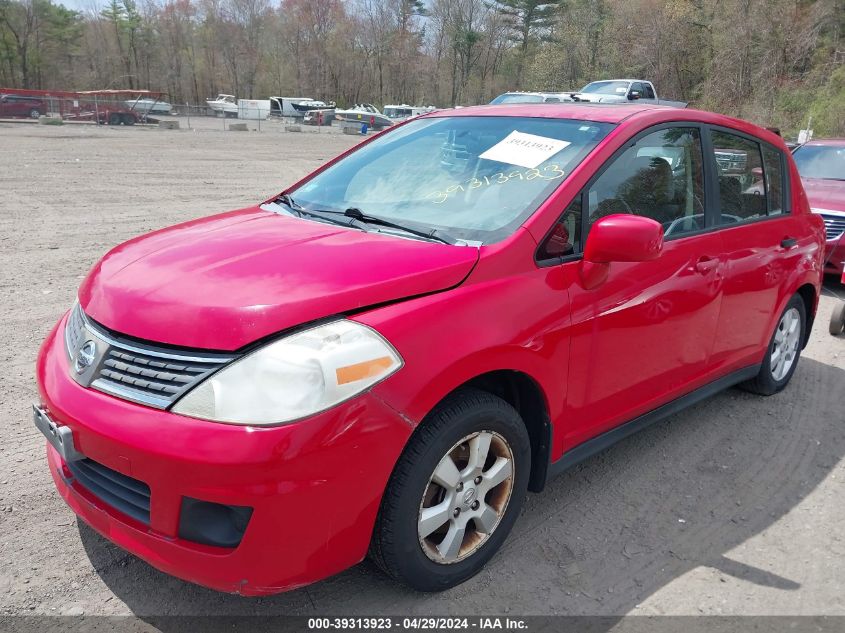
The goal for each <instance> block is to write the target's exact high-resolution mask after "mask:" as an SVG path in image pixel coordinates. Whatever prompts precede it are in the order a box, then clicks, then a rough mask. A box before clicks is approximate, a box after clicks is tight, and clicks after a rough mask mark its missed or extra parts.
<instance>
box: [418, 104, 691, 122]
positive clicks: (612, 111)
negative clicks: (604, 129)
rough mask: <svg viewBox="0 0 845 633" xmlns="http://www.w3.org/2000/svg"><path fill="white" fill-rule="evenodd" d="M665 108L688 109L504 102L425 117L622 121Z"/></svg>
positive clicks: (650, 106) (649, 105) (652, 105)
mask: <svg viewBox="0 0 845 633" xmlns="http://www.w3.org/2000/svg"><path fill="white" fill-rule="evenodd" d="M649 110H665V111H673V112H686V113H689V112H690V110H688V109H684V108H672V107H669V106H662V105H657V104H652V103H630V104H629V103H614V104H607V103H583V102H581V103H568V102H566V103H502V104H497V105H480V106H469V107H467V108H459V109H454V110H437V111H435V112H432V113H431V114H428V115H425V116H435V117H437V116H518V117H538V118H549V119H580V120H583V121H596V122H598V123H619V122H621V121H623V120H624V119H627V118H628V117H630V116H632V115H634V114H637V113H639V112H646V111H649Z"/></svg>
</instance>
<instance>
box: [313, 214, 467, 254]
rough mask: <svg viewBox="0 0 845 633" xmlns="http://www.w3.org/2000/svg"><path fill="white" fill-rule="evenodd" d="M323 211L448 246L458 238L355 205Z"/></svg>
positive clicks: (456, 241) (453, 243)
mask: <svg viewBox="0 0 845 633" xmlns="http://www.w3.org/2000/svg"><path fill="white" fill-rule="evenodd" d="M323 213H337V214H343V215H345V216H346V217H348V218H353V219H355V220H358V221H360V222H365V223H366V224H375V225H377V226H384V227H387V228H390V229H396V230H397V231H403V232H405V233H410V234H411V235H416V236H417V237H421V238H423V239H426V240H435V241H437V242H441V243H443V244H449V245H450V246H453V245H455V244H457V243H458V240H456V239H455V238H454V237H452V236H451V235H449V234H447V233H443V232H442V231H439V230H437V229H431V230H430V231H420V230H419V229H414V228H411V227H409V226H405V225H404V224H398V223H396V222H392V221H391V220H387V219H385V218H380V217H378V216H377V215H369V214H367V213H364V212H363V211H361V209H357V208H355V207H350V208H348V209H346V210H345V211H323Z"/></svg>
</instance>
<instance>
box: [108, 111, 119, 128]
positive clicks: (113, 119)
mask: <svg viewBox="0 0 845 633" xmlns="http://www.w3.org/2000/svg"><path fill="white" fill-rule="evenodd" d="M120 119H121V117H120V115H119V114H118V113H117V112H112V113H111V114H110V115H109V125H120Z"/></svg>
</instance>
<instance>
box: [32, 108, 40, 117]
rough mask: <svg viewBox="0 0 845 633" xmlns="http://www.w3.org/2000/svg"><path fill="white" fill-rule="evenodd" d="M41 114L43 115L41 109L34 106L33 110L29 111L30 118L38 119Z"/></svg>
mask: <svg viewBox="0 0 845 633" xmlns="http://www.w3.org/2000/svg"><path fill="white" fill-rule="evenodd" d="M40 116H41V110H39V109H38V108H33V109H32V110H30V111H29V118H30V119H37V118H38V117H40Z"/></svg>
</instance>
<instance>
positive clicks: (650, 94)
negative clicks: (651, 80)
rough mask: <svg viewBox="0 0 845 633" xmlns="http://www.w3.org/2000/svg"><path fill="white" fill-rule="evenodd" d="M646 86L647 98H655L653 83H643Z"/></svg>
mask: <svg viewBox="0 0 845 633" xmlns="http://www.w3.org/2000/svg"><path fill="white" fill-rule="evenodd" d="M643 87H644V88H645V98H646V99H654V98H655V97H654V90H652V88H651V84H643Z"/></svg>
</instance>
